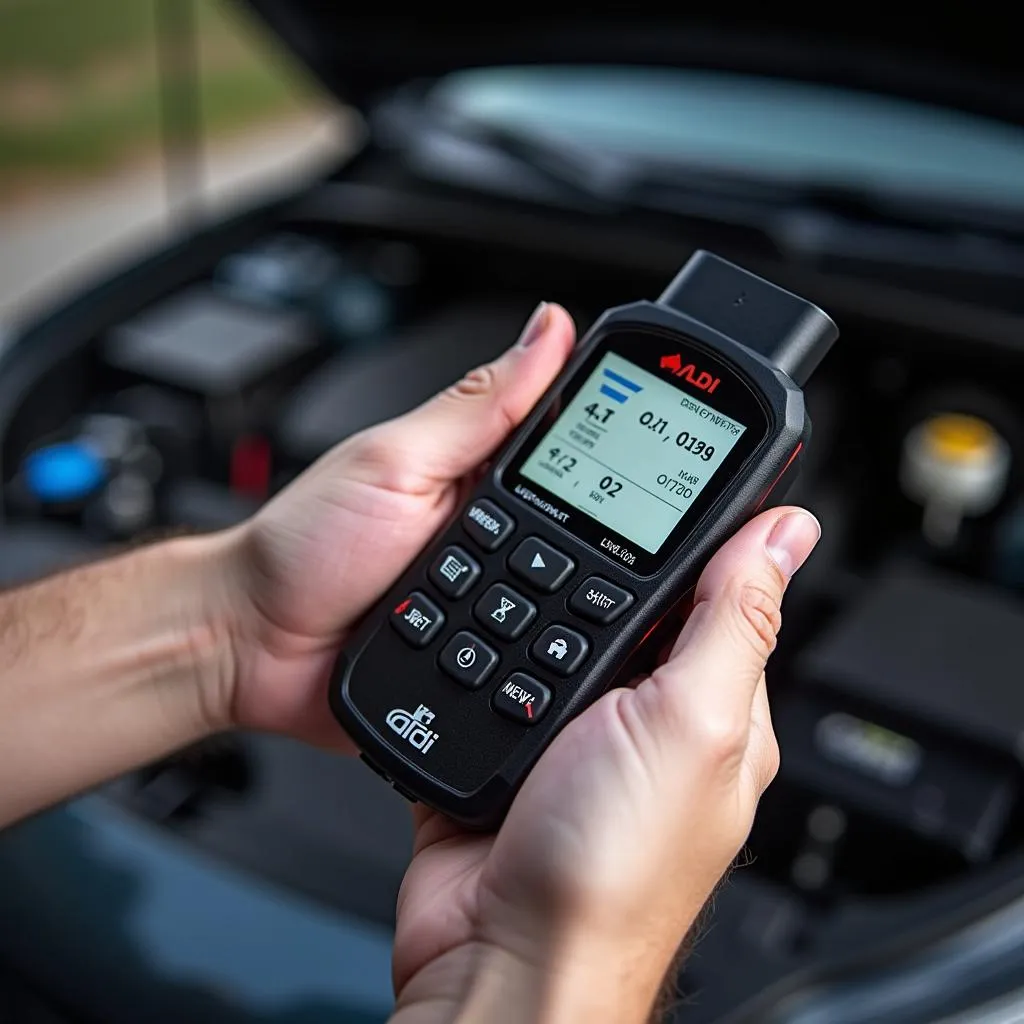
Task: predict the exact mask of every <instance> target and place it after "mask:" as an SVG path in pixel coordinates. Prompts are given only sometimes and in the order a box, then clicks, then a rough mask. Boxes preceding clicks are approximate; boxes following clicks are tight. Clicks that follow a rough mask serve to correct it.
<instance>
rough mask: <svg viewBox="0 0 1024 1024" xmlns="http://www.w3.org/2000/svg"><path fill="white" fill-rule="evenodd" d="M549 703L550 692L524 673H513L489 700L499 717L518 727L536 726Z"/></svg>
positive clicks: (538, 681)
mask: <svg viewBox="0 0 1024 1024" xmlns="http://www.w3.org/2000/svg"><path fill="white" fill-rule="evenodd" d="M550 703H551V691H550V690H549V689H548V688H547V687H546V686H545V685H544V684H543V683H542V682H541V681H540V680H539V679H534V678H533V676H528V675H527V674H526V673H525V672H513V673H512V675H510V676H509V677H508V679H506V680H505V682H504V683H502V684H501V686H500V687H498V689H497V690H496V691H495V694H494V696H493V697H492V698H491V706H492V707H493V708H494V710H495V711H497V712H498V714H499V715H504V716H505V718H510V719H512V721H513V722H518V723H519V724H520V725H536V724H537V723H538V722H539V721H540V720H541V719H542V718H543V717H544V713H545V712H546V711H547V709H548V705H549V704H550Z"/></svg>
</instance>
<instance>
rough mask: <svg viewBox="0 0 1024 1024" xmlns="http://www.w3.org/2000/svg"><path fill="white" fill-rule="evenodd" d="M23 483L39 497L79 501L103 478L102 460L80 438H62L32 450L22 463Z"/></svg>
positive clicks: (58, 500) (103, 480) (42, 499)
mask: <svg viewBox="0 0 1024 1024" xmlns="http://www.w3.org/2000/svg"><path fill="white" fill-rule="evenodd" d="M22 473H23V475H24V479H25V485H26V487H27V488H28V490H29V493H30V494H32V496H33V497H35V498H37V499H38V500H39V501H46V502H55V503H65V502H71V501H80V500H82V499H83V498H87V497H88V496H89V495H90V494H92V493H93V491H96V490H98V489H99V488H100V487H101V486H102V485H103V484H104V482H105V481H106V478H107V473H106V467H105V466H104V464H103V460H102V459H101V458H100V456H99V455H97V453H96V452H95V451H93V449H92V448H90V447H89V446H88V445H86V444H83V443H82V442H81V441H62V442H60V443H58V444H51V445H47V446H46V447H45V448H38V449H36V451H34V452H32V453H31V454H30V455H29V456H27V458H26V459H25V462H24V464H23V466H22Z"/></svg>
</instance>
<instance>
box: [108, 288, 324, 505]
mask: <svg viewBox="0 0 1024 1024" xmlns="http://www.w3.org/2000/svg"><path fill="white" fill-rule="evenodd" d="M103 355H104V359H105V361H106V363H107V365H108V366H110V367H111V368H113V369H114V370H115V371H118V372H119V373H120V374H121V376H122V383H123V386H124V387H126V388H128V387H131V386H132V385H135V384H138V383H139V382H140V381H141V382H146V383H148V384H150V385H157V386H159V387H160V388H161V389H163V390H164V391H166V392H169V393H171V394H172V395H175V396H177V397H181V396H185V397H186V398H187V399H188V400H190V402H191V404H192V407H193V409H194V414H195V416H196V418H197V420H198V421H199V422H200V423H201V436H202V442H201V451H202V453H203V455H204V457H205V459H204V461H205V463H206V464H205V465H204V466H201V467H200V472H201V473H202V475H213V477H214V478H215V479H224V478H225V477H228V476H230V475H231V474H232V473H236V472H239V473H240V475H241V476H244V477H245V478H246V480H247V481H248V488H247V489H249V490H252V481H253V480H255V479H256V478H257V477H258V478H259V481H260V482H262V481H265V480H266V479H267V477H268V472H267V467H260V468H259V472H258V473H254V470H253V459H254V458H255V457H257V456H258V458H259V459H260V460H262V461H263V462H265V461H266V460H267V459H268V458H269V451H268V449H267V443H266V442H265V441H264V440H263V438H264V436H265V431H266V426H267V424H268V423H270V422H271V421H272V419H273V417H274V415H275V412H276V410H277V408H278V406H279V405H280V403H281V402H282V401H283V399H284V397H285V396H286V395H287V394H288V393H289V391H290V389H291V387H292V386H293V385H294V384H295V383H296V382H297V381H298V379H299V378H300V377H301V376H302V375H303V374H304V373H305V372H306V371H307V370H308V369H309V368H310V367H311V366H312V365H313V364H314V363H315V362H316V361H317V360H318V359H319V358H320V344H319V340H318V338H317V334H316V331H315V329H314V328H313V326H312V324H311V322H310V321H309V319H308V318H307V317H306V316H305V315H304V314H302V313H297V312H294V311H289V310H278V309H267V308H260V307H257V306H254V305H249V304H247V303H245V302H243V301H239V300H237V299H235V298H232V297H230V296H225V295H222V294H218V293H217V292H215V291H213V290H212V289H210V288H207V287H206V286H201V285H199V286H195V287H193V288H190V289H188V290H186V291H183V292H181V293H179V294H176V295H173V296H171V297H170V298H168V299H166V300H164V301H163V302H161V303H159V304H157V305H155V306H152V307H150V308H149V309H147V310H145V311H144V312H142V313H140V314H139V315H138V316H136V317H135V318H133V319H131V320H128V321H126V322H124V323H122V324H120V325H119V326H118V327H116V328H114V329H113V330H112V331H111V332H110V334H109V336H108V337H107V339H106V343H105V345H104V348H103ZM254 453H255V455H254Z"/></svg>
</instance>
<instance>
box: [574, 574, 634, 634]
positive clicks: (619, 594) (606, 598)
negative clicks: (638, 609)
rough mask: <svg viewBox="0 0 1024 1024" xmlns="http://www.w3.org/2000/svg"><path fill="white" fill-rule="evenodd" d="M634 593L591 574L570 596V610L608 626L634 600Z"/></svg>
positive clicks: (591, 620)
mask: <svg viewBox="0 0 1024 1024" xmlns="http://www.w3.org/2000/svg"><path fill="white" fill-rule="evenodd" d="M634 600H635V599H634V597H633V595H632V594H631V593H630V592H629V591H628V590H623V589H622V587H617V586H616V585H615V584H614V583H609V582H608V580H605V579H602V578H601V577H600V576H591V577H589V578H588V579H586V580H584V581H583V582H582V583H581V584H580V585H579V587H578V588H577V589H576V591H575V592H574V593H573V595H572V597H570V598H569V611H571V612H575V613H576V614H577V615H578V616H579V617H580V618H581V619H587V620H588V621H589V622H596V623H597V624H598V625H601V626H607V625H608V623H610V622H614V621H615V620H616V619H617V618H618V617H619V616H620V615H621V614H622V613H623V612H624V611H625V610H626V609H627V608H628V607H629V606H630V605H631V604H632V603H633V601H634Z"/></svg>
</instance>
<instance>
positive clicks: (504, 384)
mask: <svg viewBox="0 0 1024 1024" xmlns="http://www.w3.org/2000/svg"><path fill="white" fill-rule="evenodd" d="M574 340H575V329H574V327H573V322H572V319H571V318H570V316H569V314H568V313H566V311H565V310H564V309H562V307H561V306H557V305H554V304H552V303H547V302H542V303H541V304H540V305H539V306H538V307H537V309H536V310H534V313H533V315H532V316H531V317H530V319H529V321H528V322H527V324H526V326H525V327H524V328H523V332H522V334H521V335H520V336H519V339H518V340H517V341H516V343H515V344H514V345H513V346H512V347H511V348H510V349H508V350H507V351H505V352H504V353H503V354H502V355H501V356H499V357H498V358H497V359H495V360H494V361H493V362H491V363H487V364H486V365H484V366H480V367H478V368H477V369H475V370H471V371H470V372H469V373H467V374H466V376H465V377H463V378H462V379H461V380H460V381H458V382H457V383H455V384H453V385H452V386H451V387H450V388H447V389H446V390H445V391H443V392H441V394H439V395H437V396H435V397H434V398H432V399H430V401H428V402H426V403H424V404H423V405H421V406H420V407H419V408H417V409H414V410H413V411H412V412H410V413H407V414H406V415H404V416H400V417H399V418H398V419H396V420H393V421H391V422H390V423H389V424H387V425H386V427H384V428H383V429H384V430H386V432H387V434H388V438H389V439H393V441H394V443H395V445H396V446H397V447H403V446H405V445H407V444H415V447H416V451H417V453H418V456H417V458H418V468H419V471H420V472H421V473H422V474H423V475H424V476H425V477H428V478H431V479H434V480H442V481H445V482H447V481H449V480H455V479H458V478H459V477H461V476H463V475H464V474H466V473H468V472H470V471H471V470H473V469H474V468H475V467H476V466H478V465H479V464H480V462H482V461H483V460H484V459H486V458H487V457H488V456H490V455H491V453H492V452H493V451H494V450H495V449H496V448H497V447H498V446H499V445H500V444H501V443H502V441H504V440H505V438H506V437H507V436H508V434H509V433H510V432H511V431H512V430H513V429H515V427H517V426H518V425H519V424H520V423H521V422H522V420H523V419H524V418H525V416H526V414H527V413H528V412H529V411H530V410H531V409H532V408H533V406H534V405H535V404H536V403H537V400H538V399H539V398H540V397H541V395H543V394H544V392H545V390H547V388H548V386H549V385H550V384H551V382H552V381H553V380H554V379H555V377H556V376H557V375H558V372H559V370H561V368H562V366H563V365H564V364H565V361H566V359H567V358H568V357H569V353H570V352H571V351H572V346H573V342H574Z"/></svg>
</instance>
